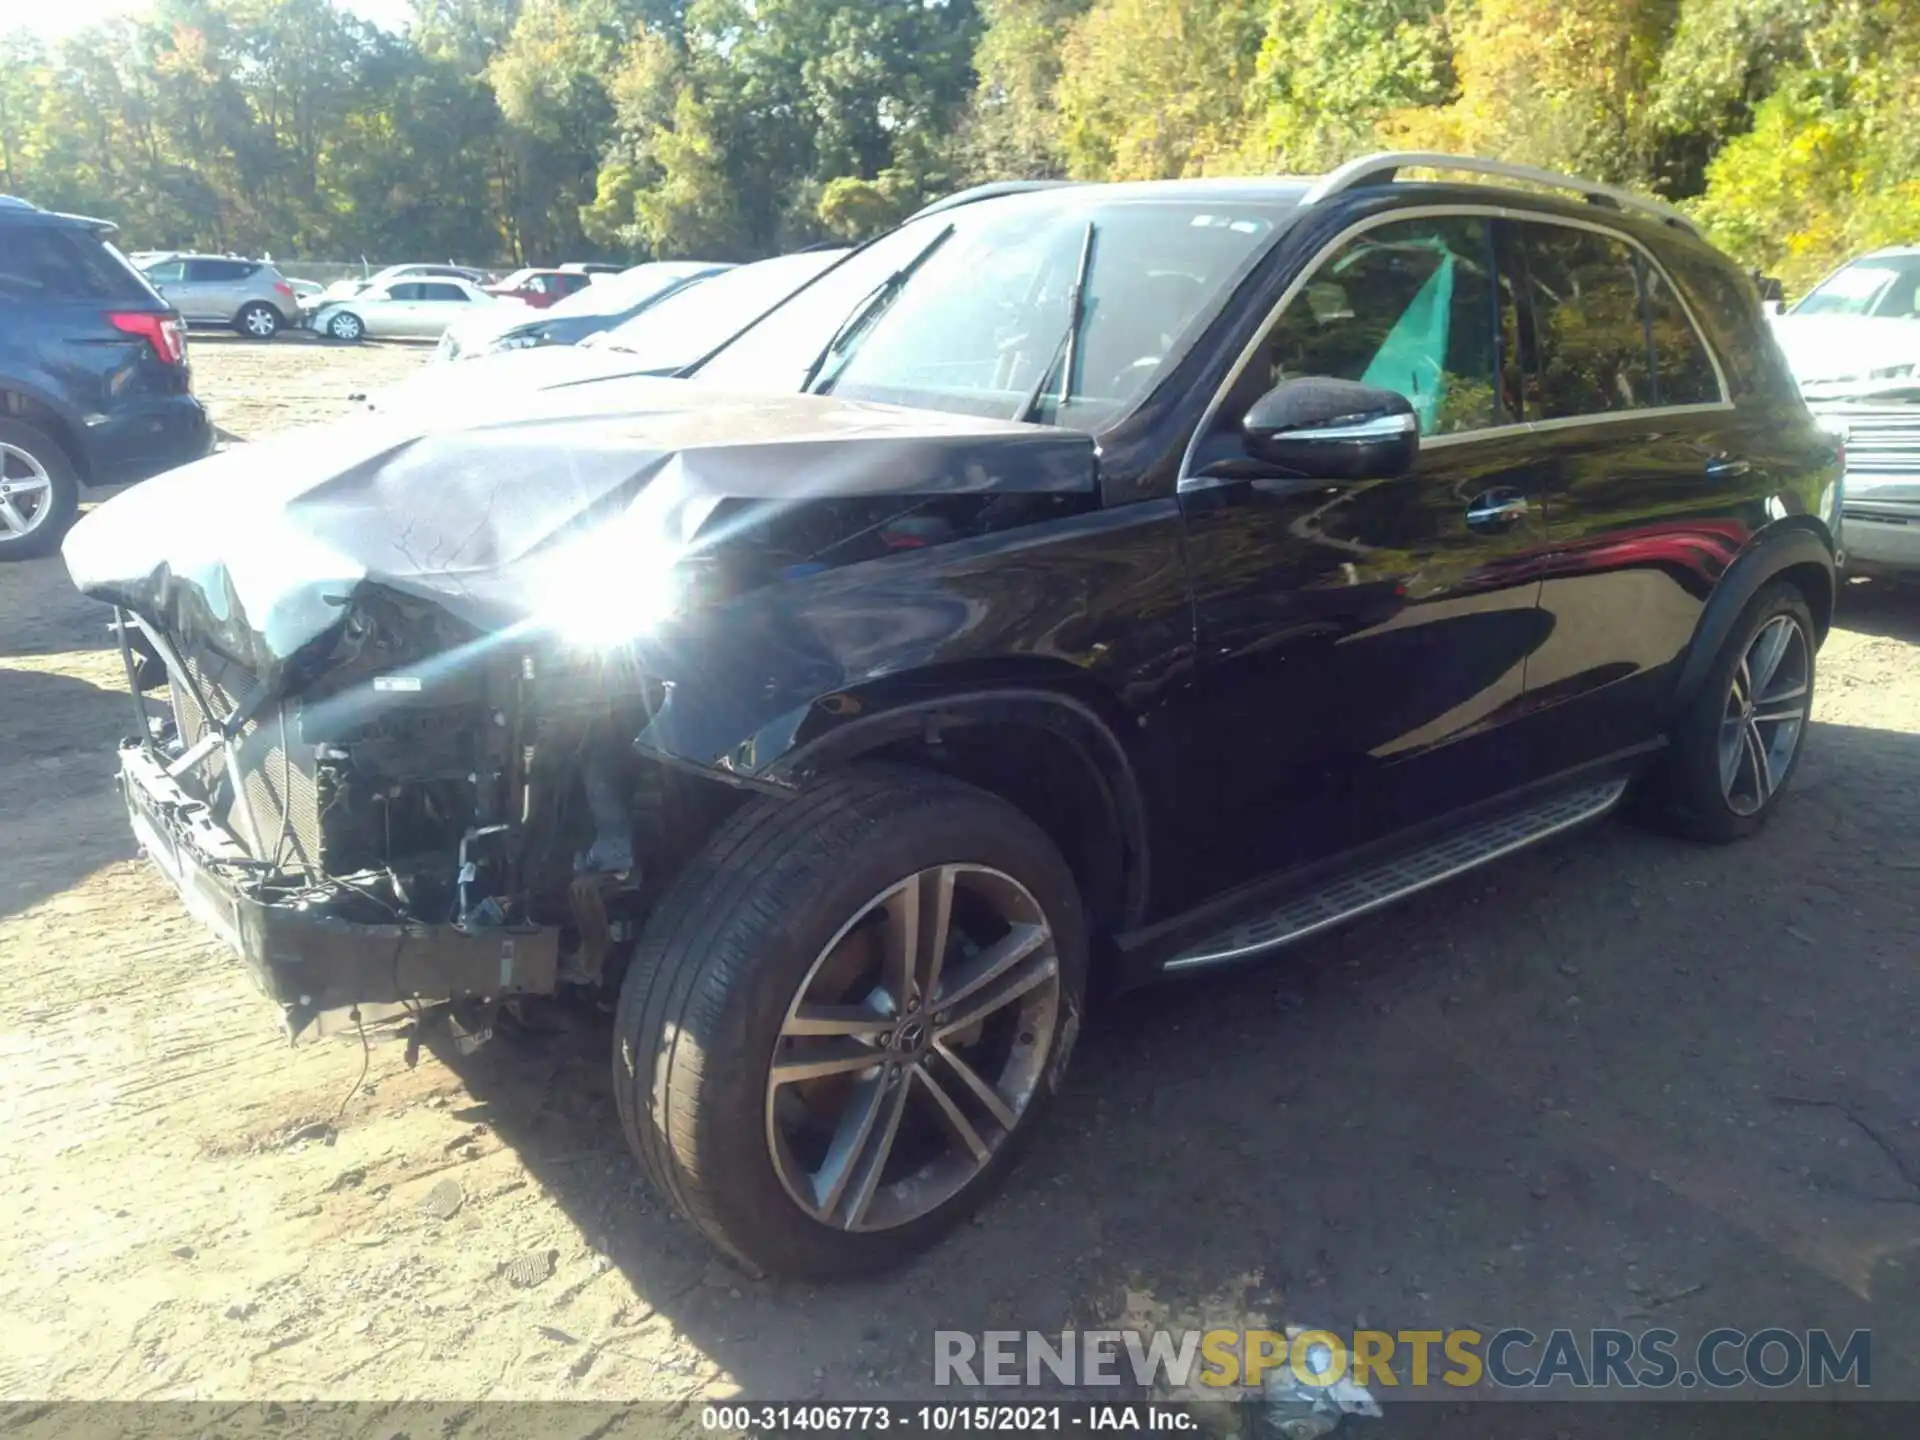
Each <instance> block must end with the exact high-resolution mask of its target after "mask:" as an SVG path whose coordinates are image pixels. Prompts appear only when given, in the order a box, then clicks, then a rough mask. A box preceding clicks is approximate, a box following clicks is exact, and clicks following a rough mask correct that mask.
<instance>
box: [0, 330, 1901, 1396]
mask: <svg viewBox="0 0 1920 1440" xmlns="http://www.w3.org/2000/svg"><path fill="white" fill-rule="evenodd" d="M422 358H423V356H422V352H421V351H419V350H418V349H408V348H401V347H373V346H367V347H358V348H349V347H334V346H327V345H323V344H318V343H314V342H311V341H307V340H304V339H300V338H293V339H288V340H284V341H281V342H278V343H274V344H269V345H257V344H247V343H241V342H236V341H225V340H220V339H209V340H205V341H201V340H196V341H195V364H196V367H197V370H196V376H197V385H198V388H199V390H200V391H201V393H202V394H203V395H204V396H205V397H206V399H207V400H208V402H209V404H210V405H211V406H212V408H213V410H214V413H215V415H216V417H217V418H218V420H219V422H220V424H221V425H222V427H223V428H225V429H226V430H228V431H229V432H232V433H233V434H235V435H237V436H239V437H247V436H257V435H260V434H263V433H266V432H267V431H270V430H274V429H278V428H282V427H284V426H287V425H292V424H298V423H303V422H307V421H317V420H321V419H325V418H327V417H328V416H330V415H332V414H335V413H338V412H340V411H343V410H345V409H347V408H349V406H350V404H351V398H350V397H352V396H354V395H355V394H358V393H361V392H364V391H366V390H369V389H372V388H376V387H377V386H379V385H382V384H385V383H389V382H391V381H392V380H394V379H397V378H398V377H400V376H401V375H403V374H404V373H405V372H406V371H407V370H409V369H410V368H411V367H412V366H414V365H416V364H417V363H419V361H420V360H421V359H422ZM0 615H4V616H5V617H6V624H5V633H4V636H0V735H4V736H5V737H6V743H5V745H4V747H0V796H3V797H4V802H0V857H4V860H5V863H4V865H0V968H3V969H4V973H5V974H6V975H7V977H8V979H9V985H8V987H7V990H6V992H5V994H4V996H0V1115H4V1117H5V1122H6V1123H5V1125H4V1128H0V1204H4V1206H5V1210H6V1213H7V1214H8V1215H9V1217H10V1219H11V1221H12V1223H11V1224H10V1225H9V1226H8V1227H7V1230H6V1233H5V1235H4V1236H3V1237H0V1311H3V1312H4V1313H5V1314H6V1315H7V1316H8V1317H9V1321H8V1323H7V1324H6V1325H4V1326H0V1398H13V1399H24V1398H59V1397H69V1398H94V1399H106V1398H114V1399H135V1398H158V1397H192V1398H219V1399H244V1398H280V1399H288V1398H296V1397H334V1398H367V1399H402V1398H448V1399H455V1398H458V1399H477V1398H495V1399H498V1398H511V1397H518V1398H576V1397H578V1398H586V1397H595V1398H644V1397H662V1398H691V1397H702V1396H719V1395H725V1394H729V1393H733V1392H734V1391H735V1390H736V1389H737V1390H741V1391H744V1392H746V1393H747V1394H750V1395H753V1396H759V1397H770V1398H778V1399H796V1398H800V1397H803V1396H822V1395H824V1396H831V1397H833V1398H835V1399H842V1400H850V1399H860V1398H869V1397H874V1396H882V1395H887V1396H898V1395H923V1396H924V1395H928V1394H930V1393H932V1392H931V1389H930V1385H931V1357H932V1341H931V1332H932V1331H933V1330H934V1329H935V1328H936V1327H938V1328H953V1329H963V1330H980V1329H985V1328H1032V1329H1038V1330H1042V1331H1048V1330H1058V1329H1060V1328H1062V1327H1064V1326H1068V1325H1093V1324H1099V1323H1116V1322H1118V1323H1126V1322H1139V1321H1142V1320H1153V1321H1158V1322H1160V1323H1170V1324H1191V1323H1195V1322H1197V1321H1200V1320H1202V1319H1204V1320H1206V1321H1207V1322H1209V1323H1222V1324H1230V1325H1238V1324H1244V1323H1257V1322H1260V1321H1271V1322H1276V1323H1286V1322H1304V1323H1312V1324H1321V1325H1332V1326H1338V1327H1346V1326H1351V1325H1357V1324H1367V1325H1373V1326H1379V1327H1385V1328H1390V1329H1404V1328H1418V1327H1422V1326H1432V1327H1445V1326H1460V1325H1473V1326H1477V1327H1479V1328H1482V1329H1485V1330H1490V1329H1495V1328H1499V1327H1501V1326H1505V1325H1525V1326H1527V1327H1529V1328H1531V1329H1534V1330H1536V1331H1544V1330H1546V1329H1549V1328H1551V1327H1554V1326H1561V1325H1564V1326H1574V1327H1586V1326H1590V1325H1623V1326H1626V1327H1629V1328H1639V1327H1643V1326H1647V1325H1652V1324H1656V1323H1659V1324H1667V1325H1670V1326H1672V1327H1673V1328H1674V1329H1676V1330H1679V1331H1680V1332H1682V1334H1683V1335H1697V1334H1698V1333H1700V1332H1702V1331H1705V1330H1707V1329H1709V1328H1712V1327H1713V1326H1716V1325H1722V1324H1725V1325H1734V1326H1739V1327H1742V1328H1744V1329H1747V1330H1750V1331H1751V1330H1758V1329H1760V1328H1763V1327H1765V1326H1772V1325H1778V1326H1785V1327H1788V1328H1804V1327H1811V1326H1827V1327H1830V1328H1834V1329H1837V1330H1839V1331H1840V1332H1842V1334H1844V1333H1846V1332H1848V1331H1851V1330H1852V1329H1854V1328H1857V1327H1872V1328H1873V1329H1874V1330H1875V1331H1876V1344H1875V1354H1874V1362H1875V1363H1874V1376H1873V1378H1874V1382H1875V1389H1876V1391H1878V1392H1880V1393H1882V1394H1886V1393H1901V1394H1906V1395H1910V1396H1916V1397H1920V1377H1917V1376H1916V1373H1915V1364H1914V1362H1913V1361H1912V1360H1911V1359H1910V1358H1909V1357H1908V1355H1906V1354H1903V1353H1902V1352H1903V1351H1905V1350H1910V1349H1911V1348H1912V1347H1911V1344H1910V1342H1911V1340H1912V1338H1913V1337H1914V1336H1916V1335H1920V1323H1916V1321H1917V1320H1920V1316H1917V1315H1916V1309H1917V1307H1920V1300H1917V1299H1916V1289H1915V1286H1914V1283H1913V1275H1912V1273H1911V1272H1912V1267H1913V1266H1914V1265H1915V1264H1916V1262H1920V1255H1916V1253H1915V1252H1916V1246H1920V1072H1917V1071H1916V1067H1915V1064H1914V1059H1913V1057H1914V1054H1915V1045H1914V1040H1915V1033H1914V1031H1915V1021H1914V1017H1915V1015H1916V1014H1920V1005H1916V1002H1917V1001H1920V972H1917V971H1916V966H1915V948H1914V940H1915V935H1916V909H1917V908H1920V902H1917V901H1916V894H1917V893H1920V892H1917V891H1916V882H1917V881H1920V830H1917V829H1916V819H1920V664H1916V660H1917V659H1920V595H1915V594H1913V593H1907V594H1902V593H1900V592H1898V591H1893V590H1889V589H1884V588H1879V587H1871V586H1856V587H1853V588H1851V589H1850V590H1849V591H1848V593H1847V595H1846V596H1845V600H1844V605H1843V613H1842V616H1841V621H1840V626H1839V628H1838V629H1837V631H1836V632H1835V634H1834V635H1833V637H1832V639H1831V640H1830V642H1829V643H1828V645H1827V647H1826V649H1825V651H1824V652H1823V654H1822V657H1821V676H1820V695H1819V702H1818V705H1817V708H1816V712H1815V713H1816V719H1817V723H1816V725H1815V727H1814V730H1813V733H1812V735H1811V738H1810V740H1809V743H1808V748H1807V755H1806V759H1805V762H1804V765H1803V768H1802V770H1801V772H1800V774H1799V776H1798V778H1797V779H1796V781H1795V785H1794V790H1793V793H1792V794H1791V795H1790V796H1789V798H1788V799H1787V800H1786V802H1785V803H1784V805H1783V807H1782V809H1781V811H1780V813H1779V814H1778V816H1777V817H1776V819H1775V822H1774V823H1773V825H1772V826H1771V827H1770V829H1769V830H1768V831H1767V832H1766V833H1765V834H1764V835H1763V836H1762V837H1760V838H1759V839H1758V840H1756V841H1753V842H1751V843H1748V844H1745V845H1742V846H1739V847H1736V848H1733V849H1726V850H1710V849H1702V848H1696V847H1691V846H1687V845H1682V844H1678V843H1675V842H1671V841H1667V840H1662V839H1657V838H1654V837H1651V836H1648V835H1646V834H1642V833H1639V832H1637V831H1635V830H1633V829H1631V828H1628V827H1627V826H1626V825H1624V824H1619V823H1609V824H1607V825H1604V826H1602V827H1600V828H1598V829H1595V830H1590V831H1588V832H1586V833H1584V834H1582V835H1579V836H1577V837H1574V838H1571V839H1569V840H1568V841H1567V842H1565V843H1562V844H1557V845H1554V846H1551V847H1549V848H1546V849H1543V850H1539V851H1535V852H1532V853H1529V854H1527V855H1523V856H1521V857H1519V858H1517V859H1515V860H1513V861H1511V862H1509V863H1506V864H1504V865H1501V866H1499V867H1498V868H1496V869H1493V870H1490V871H1486V872H1482V873H1480V874H1479V875H1477V876H1474V877H1470V878H1468V879H1466V880H1464V881H1461V882H1459V883H1457V884H1454V885H1452V886H1450V887H1447V888H1445V889H1442V890H1440V891H1437V892H1433V893H1430V894H1428V895H1426V896H1424V897H1422V898H1420V899H1419V900H1417V901H1415V902H1413V903H1411V904H1408V905H1405V906H1402V907H1400V908H1398V909H1396V910H1393V911H1391V912H1389V913H1385V914H1382V915H1379V916H1376V917H1373V918H1371V919H1369V920H1367V921H1364V922H1363V923H1361V924H1359V925H1356V926H1354V927H1352V928H1350V929H1348V930H1346V931H1344V932H1342V933H1340V934H1337V935H1335V936H1333V937H1331V938H1329V939H1327V940H1325V941H1324V942H1322V943H1317V944H1313V945H1311V946H1310V947H1307V948H1304V949H1301V950H1299V951H1297V952H1295V953H1293V954H1291V955H1289V956H1288V957H1287V958H1285V959H1284V960H1281V961H1279V962H1277V963H1273V964H1270V965H1266V966H1262V967H1257V968H1252V969H1248V970H1244V971H1241V972H1239V973H1237V974H1234V975H1227V976H1220V977H1217V978H1214V979H1212V980H1208V981H1205V982H1202V983H1198V984H1195V985H1193V986H1190V987H1187V988H1183V989H1173V990H1165V991H1161V992H1158V993H1155V994H1152V995H1149V996H1144V997H1136V998H1134V999H1133V1000H1130V1001H1126V1002H1122V1003H1120V1004H1118V1005H1116V1006H1113V1007H1110V1008H1109V1010H1108V1012H1107V1013H1106V1014H1104V1015H1102V1016H1098V1017H1096V1020H1095V1023H1094V1024H1093V1026H1092V1027H1091V1031H1090V1034H1089V1035H1088V1037H1087V1039H1086V1040H1085V1041H1084V1042H1083V1045H1082V1049H1081V1051H1080V1053H1079V1055H1078V1056H1077V1057H1076V1062H1075V1063H1076V1068H1075V1072H1074V1074H1073V1077H1072V1079H1071V1081H1070V1084H1069V1088H1068V1091H1067V1093H1066V1094H1065V1095H1064V1097H1063V1103H1061V1104H1060V1106H1059V1107H1058V1109H1057V1110H1056V1112H1055V1115H1054V1117H1053V1118H1052V1120H1051V1121H1050V1123H1049V1125H1048V1129H1047V1132H1046V1134H1045V1136H1044V1137H1043V1139H1042V1142H1041V1143H1040V1144H1039V1145H1037V1146H1036V1147H1035V1149H1034V1150H1033V1152H1032V1153H1031V1154H1030V1156H1029V1157H1028V1159H1027V1160H1026V1162H1025V1163H1024V1165H1023V1166H1022V1167H1021V1168H1020V1169H1019V1170H1018V1171H1017V1173H1016V1174H1015V1175H1014V1177H1013V1178H1012V1181H1011V1183H1010V1184H1009V1185H1008V1187H1007V1189H1006V1190H1005V1192H1004V1193H1003V1194H1002V1196H1001V1197H1000V1198H999V1199H997V1200H996V1201H995V1202H994V1203H993V1205H992V1206H991V1207H989V1209H988V1210H987V1211H986V1212H985V1213H984V1215H983V1216H982V1217H981V1219H980V1223H978V1224H976V1225H973V1226H969V1227H965V1228H963V1230H962V1231H961V1233H960V1234H959V1235H958V1236H956V1237H955V1238H954V1239H953V1241H952V1242H951V1243H949V1244H947V1245H945V1246H943V1247H941V1248H940V1249H939V1250H937V1251H936V1252H935V1253H933V1254H931V1255H929V1256H927V1257H926V1258H924V1259H923V1260H921V1261H920V1262H919V1263H918V1264H916V1265H915V1266H913V1267H911V1268H909V1269H908V1270H906V1271H904V1272H902V1273H900V1274H898V1275H896V1276H893V1277H891V1278H889V1279H887V1280H885V1281H882V1282H875V1283H867V1284H861V1285H856V1286H847V1287H840V1288H824V1289H814V1288H804V1287H796V1286H790V1285H785V1284H778V1283H768V1282H759V1281H754V1280H750V1279H748V1278H746V1277H744V1276H742V1275H740V1274H738V1273H737V1272H735V1271H733V1270H731V1269H729V1268H727V1267H726V1266H723V1265H721V1264H718V1263H716V1262H714V1261H713V1260H712V1259H711V1257H710V1255H709V1253H708V1252H707V1251H706V1250H705V1249H704V1248H703V1247H702V1246H701V1245H700V1244H699V1243H698V1242H697V1241H696V1240H695V1239H694V1237H693V1236H692V1235H690V1234H689V1233H688V1231H687V1228H686V1227H685V1226H684V1225H682V1224H681V1223H679V1222H678V1221H676V1220H675V1219H674V1218H673V1217H672V1216H671V1215H670V1214H669V1213H668V1211H667V1209H666V1207H665V1206H664V1205H663V1204H662V1203H661V1202H660V1201H659V1200H658V1199H656V1198H655V1197H654V1196H653V1195H652V1194H651V1193H650V1192H649V1191H648V1190H647V1189H646V1187H645V1186H644V1184H643V1183H642V1182H641V1181H640V1180H639V1179H638V1177H637V1175H636V1172H635V1170H634V1167H633V1166H632V1165H631V1164H630V1163H629V1161H628V1158H627V1156H626V1154H625V1152H624V1150H623V1148H622V1146H621V1141H620V1136H619V1132H618V1125H617V1121H616V1120H615V1118H614V1114H613V1106H612V1098H611V1094H610V1090H609V1085H608V1076H607V1073H606V1070H607V1066H606V1058H605V1057H606V1054H607V1047H608V1036H607V1031H606V1026H605V1022H604V1020H602V1019H600V1018H597V1017H593V1016H573V1015H568V1016H562V1017H559V1018H557V1019H556V1020H555V1022H554V1025H553V1027H552V1028H551V1029H550V1030H546V1031H543V1032H541V1033H539V1034H537V1035H530V1036H528V1035H521V1036H515V1037H512V1038H510V1039H502V1040H500V1041H497V1042H496V1043H494V1044H493V1045H490V1046H488V1047H486V1048H485V1049H483V1050H482V1051H480V1052H479V1053H478V1054H476V1055H474V1056H472V1057H470V1058H467V1059H464V1060H460V1061H459V1062H458V1066H459V1068H458V1070H456V1069H454V1068H450V1067H449V1066H448V1065H447V1064H446V1063H443V1062H442V1061H441V1060H439V1059H436V1058H433V1057H432V1056H427V1057H425V1058H423V1059H422V1060H421V1063H420V1064H419V1066H418V1068H416V1069H413V1070H408V1069H407V1068H406V1066H405V1065H404V1063H403V1058H402V1049H401V1047H400V1046H399V1045H398V1044H397V1043H395V1042H393V1041H391V1040H388V1039H379V1040H377V1041H376V1042H375V1043H373V1044H372V1045H371V1047H370V1048H369V1049H368V1050H367V1051H365V1052H363V1050H362V1047H361V1045H360V1043H359V1042H358V1041H357V1040H356V1039H355V1038H354V1037H353V1036H352V1035H351V1034H349V1035H347V1036H345V1037H336V1038H332V1039H327V1040H323V1041H320V1042H317V1043H314V1044H307V1045H302V1046H300V1047H298V1048H296V1049H293V1050H289V1049H288V1048H287V1047H286V1045H285V1044H284V1042H283V1041H282V1040H281V1039H280V1038H279V1036H278V1033H277V1031H276V1029H275V1026H274V1020H275V1017H274V1016H273V1015H272V1014H271V1012H270V1011H269V1009H268V1008H267V1007H266V1005H265V1003H264V1002H263V1001H261V1000H260V999H259V998H258V997H257V995H256V994H255V993H254V992H253V991H252V989H251V988H250V986H249V985H248V983H247V982H246V980H245V979H244V978H243V976H242V974H241V972H240V969H239V967H238V966H237V964H236V963H235V962H234V961H233V960H232V959H231V957H230V956H229V955H227V954H226V953H225V952H223V951H222V950H221V949H220V948H219V947H218V946H216V945H215V944H214V943H212V942H211V941H209V939H208V938H207V937H206V935H205V934H203V933H202V932H201V930H200V929H199V928H198V927H197V926H196V925H194V924H193V923H191V922H189V921H188V920H187V919H186V918H185V917H184V916H183V915H182V914H181V913H180V911H179V909H178V907H177V905H176V904H175V903H174V901H173V900H172V898H171V897H170V896H169V894H168V893H167V892H166V891H165V889H164V888H163V887H162V885H161V884H160V883H159V882H158V881H157V880H156V879H155V878H154V877H153V876H151V875H150V874H149V873H148V872H147V870H146V869H145V868H144V866H143V865H142V864H141V863H138V862H136V860H135V858H134V856H133V849H132V846H131V844H130V842H129V839H128V835H127V832H126V826H125V823H124V817H123V816H122V814H121V812H120V808H119V805H118V802H117V800H116V798H115V796H114V793H113V791H112V788H111V779H110V757H111V752H112V746H113V743H114V740H115V738H116V736H117V735H118V733H119V732H120V730H121V728H122V726H123V723H124V721H123V716H124V711H123V705H124V697H123V694H122V691H123V688H124V687H123V683H122V679H121V674H120V666H119V662H118V658H117V656H116V655H115V653H114V652H113V651H111V650H110V649H107V648H106V637H105V634H104V632H103V629H102V619H103V617H102V615H101V614H100V613H98V611H97V610H96V609H95V608H94V607H93V606H92V605H90V604H89V603H88V602H85V601H82V600H81V599H79V598H78V597H77V596H76V595H75V594H74V593H73V592H72V590H71V589H70V588H69V586H68V584H67V581H66V577H65V573H64V571H63V569H62V568H61V566H60V563H59V562H58V560H47V561H39V562H32V563H27V564H18V565H11V566H0ZM363 1066H364V1068H365V1079H364V1082H363V1083H361V1084H360V1085H359V1087H358V1089H357V1090H356V1089H355V1088H354V1087H355V1080H356V1077H358V1076H359V1075H360V1073H361V1071H362V1068H363ZM334 1120H337V1122H338V1130H337V1136H336V1138H333V1139H331V1140H329V1139H328V1138H326V1133H327V1132H326V1131H325V1127H324V1125H323V1123H322V1122H329V1121H334ZM1381 1433H1386V1432H1385V1430H1383V1431H1382V1432H1381Z"/></svg>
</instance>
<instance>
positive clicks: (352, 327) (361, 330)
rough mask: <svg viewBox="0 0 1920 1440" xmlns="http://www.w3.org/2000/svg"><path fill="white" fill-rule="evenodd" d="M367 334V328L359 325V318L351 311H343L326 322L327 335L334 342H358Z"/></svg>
mask: <svg viewBox="0 0 1920 1440" xmlns="http://www.w3.org/2000/svg"><path fill="white" fill-rule="evenodd" d="M366 333H367V327H366V326H365V325H363V324H361V323H360V317H359V316H358V315H356V314H354V313H353V312H352V311H351V310H343V311H341V312H340V313H339V314H338V315H336V316H334V317H333V318H332V319H331V320H329V321H327V334H329V335H331V336H332V337H333V338H334V339H336V340H358V339H360V338H362V337H363V336H364V335H365V334H366Z"/></svg>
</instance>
